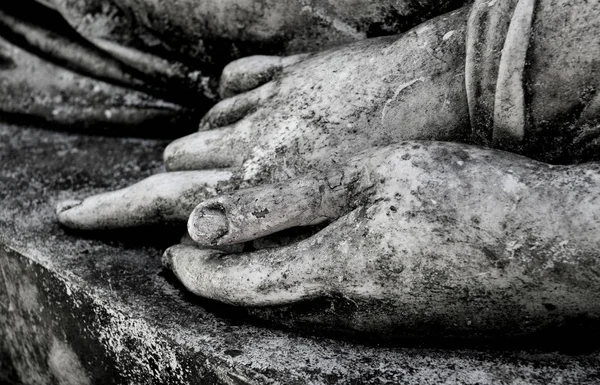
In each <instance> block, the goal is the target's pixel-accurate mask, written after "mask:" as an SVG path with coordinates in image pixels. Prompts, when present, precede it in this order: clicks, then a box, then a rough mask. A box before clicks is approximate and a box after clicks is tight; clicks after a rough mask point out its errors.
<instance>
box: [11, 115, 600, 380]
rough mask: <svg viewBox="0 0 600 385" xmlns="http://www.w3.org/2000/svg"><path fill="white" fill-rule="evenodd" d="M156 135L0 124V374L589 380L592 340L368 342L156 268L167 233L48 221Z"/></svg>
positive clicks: (139, 154) (135, 172)
mask: <svg viewBox="0 0 600 385" xmlns="http://www.w3.org/2000/svg"><path fill="white" fill-rule="evenodd" d="M164 144H165V143H164V142H160V141H149V140H141V139H117V138H102V137H86V136H76V135H68V134H62V133H55V132H50V131H43V130H33V129H23V128H16V127H0V161H1V162H2V165H3V167H2V169H1V170H0V201H1V202H2V205H1V206H0V244H1V246H0V281H1V282H0V383H1V382H2V381H9V382H14V383H16V382H21V383H25V384H50V383H56V384H94V383H98V384H136V383H137V384H155V383H156V384H196V383H197V384H263V383H272V384H279V383H281V384H320V383H325V384H348V383H355V384H359V383H360V384H383V383H394V384H396V383H403V384H438V383H452V384H455V383H456V384H499V383H506V384H515V383H526V384H552V383H561V384H564V383H572V384H583V383H589V384H593V383H600V351H598V350H596V351H593V352H587V353H580V354H575V355H573V354H571V355H570V354H566V353H560V352H555V351H543V352H540V351H527V350H513V351H506V350H504V351H496V352H494V351H490V350H469V349H453V350H443V349H434V348H427V349H426V348H421V349H419V348H393V347H376V346H366V345H360V344H352V343H349V342H343V341H336V340H332V339H327V338H323V337H316V336H306V335H298V334H295V333H289V332H285V331H281V330H274V329H270V328H266V327H261V326H257V325H256V324H252V323H250V322H248V321H247V319H246V317H245V312H244V311H243V310H242V309H232V308H229V307H223V306H219V305H218V304H214V303H209V302H206V301H201V300H191V297H190V296H189V295H187V294H186V293H184V292H183V291H181V290H180V288H179V287H178V286H177V285H175V284H174V283H173V282H172V281H171V280H169V279H168V277H166V276H165V274H164V272H163V271H162V268H161V265H160V256H161V254H162V250H163V248H164V247H166V246H168V245H169V244H170V243H173V242H175V241H176V240H177V233H174V235H173V237H166V238H167V239H165V240H164V242H162V243H161V242H154V241H153V239H154V237H153V236H152V234H153V233H152V230H151V229H147V230H141V231H139V232H136V233H135V234H134V236H133V241H128V242H125V241H123V240H122V239H123V238H122V237H121V238H119V235H122V234H116V235H115V236H116V237H117V238H116V239H117V240H110V241H109V240H107V239H108V238H106V237H102V236H98V235H89V234H74V233H71V232H68V231H65V230H64V229H63V228H61V227H60V226H59V225H58V224H57V223H56V221H55V219H54V213H53V207H54V205H55V203H56V202H57V201H58V200H61V199H66V198H72V197H76V196H81V195H82V194H88V193H93V192H95V191H101V190H105V189H114V188H118V187H122V186H125V185H127V184H129V183H131V182H133V181H136V180H138V179H140V178H142V177H144V176H147V175H150V174H152V173H154V172H156V171H159V170H160V169H161V151H162V148H163V146H164ZM82 190H84V191H83V192H82ZM131 234H133V233H129V235H131Z"/></svg>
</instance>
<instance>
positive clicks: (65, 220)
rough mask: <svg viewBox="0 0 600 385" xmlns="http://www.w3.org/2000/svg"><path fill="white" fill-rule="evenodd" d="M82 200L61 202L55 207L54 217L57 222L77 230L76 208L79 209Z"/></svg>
mask: <svg viewBox="0 0 600 385" xmlns="http://www.w3.org/2000/svg"><path fill="white" fill-rule="evenodd" d="M82 203H83V201H82V200H76V199H70V200H66V201H62V202H60V203H58V204H57V205H56V216H57V218H58V221H59V222H60V223H61V224H62V225H64V226H67V227H71V228H78V227H79V226H78V225H77V224H78V221H77V218H78V215H77V214H78V210H77V208H78V207H81V204H82Z"/></svg>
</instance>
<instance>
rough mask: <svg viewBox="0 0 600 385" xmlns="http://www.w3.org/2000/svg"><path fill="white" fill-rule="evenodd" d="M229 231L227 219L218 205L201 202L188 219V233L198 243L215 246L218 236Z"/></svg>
mask: <svg viewBox="0 0 600 385" xmlns="http://www.w3.org/2000/svg"><path fill="white" fill-rule="evenodd" d="M228 232H229V220H228V219H227V214H226V213H225V210H224V208H223V207H222V206H220V205H206V204H201V205H199V206H198V207H196V208H195V209H194V211H193V212H192V214H191V215H190V218H189V220H188V233H189V234H190V237H191V238H192V239H193V240H194V241H195V242H196V243H198V244H199V245H203V246H216V245H217V244H218V241H219V238H221V237H223V236H224V235H225V234H227V233H228Z"/></svg>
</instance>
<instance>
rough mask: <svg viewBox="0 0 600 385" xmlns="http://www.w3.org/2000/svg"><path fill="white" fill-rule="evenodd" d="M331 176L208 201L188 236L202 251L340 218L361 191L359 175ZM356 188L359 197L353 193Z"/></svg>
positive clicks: (339, 172) (336, 173)
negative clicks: (203, 247) (202, 247)
mask: <svg viewBox="0 0 600 385" xmlns="http://www.w3.org/2000/svg"><path fill="white" fill-rule="evenodd" d="M344 171H345V170H334V171H330V172H329V173H328V174H327V175H322V174H317V175H313V176H306V177H302V178H298V179H293V180H289V181H285V182H282V183H277V184H272V185H267V186H261V187H256V188H250V189H244V190H240V191H236V192H234V193H233V194H230V195H224V196H219V197H216V198H212V199H208V200H207V201H204V202H202V203H201V204H199V205H198V207H196V208H195V209H194V211H193V212H192V214H191V215H190V219H189V221H188V232H189V234H190V236H191V237H192V239H194V240H195V241H196V242H197V243H198V244H200V245H208V246H221V245H229V244H235V243H241V242H247V241H250V240H254V239H257V238H261V237H264V236H266V235H270V234H273V233H276V232H279V231H282V230H285V229H289V228H292V227H298V226H309V225H316V224H319V223H322V222H325V221H327V220H333V219H336V218H338V217H339V216H340V215H342V214H343V213H344V211H346V210H348V208H349V206H350V203H351V201H352V200H353V195H354V194H355V193H356V192H357V191H358V190H360V189H361V188H360V182H359V183H358V185H357V184H356V183H353V181H358V180H359V178H357V175H356V174H354V175H353V174H352V173H345V172H344ZM350 188H352V190H353V191H354V192H353V193H349V189H350Z"/></svg>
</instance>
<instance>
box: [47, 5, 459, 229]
mask: <svg viewBox="0 0 600 385" xmlns="http://www.w3.org/2000/svg"><path fill="white" fill-rule="evenodd" d="M466 16H467V11H466V10H461V11H457V12H454V13H451V14H448V15H447V17H445V18H438V19H435V20H432V21H430V22H426V23H424V24H423V25H422V26H419V27H418V28H416V29H414V30H412V31H411V32H409V33H407V34H405V35H402V36H400V37H398V36H394V37H387V38H380V39H369V40H366V41H362V42H358V43H355V44H352V45H348V46H344V47H340V48H337V49H334V50H330V51H326V52H323V53H319V54H314V55H311V56H308V57H307V56H306V55H300V56H293V57H287V58H280V57H265V56H259V57H250V58H246V59H241V60H239V61H237V62H234V63H232V64H230V65H229V66H228V67H227V68H226V69H225V71H224V74H223V76H222V81H221V92H222V93H223V95H225V96H231V95H233V94H235V93H238V94H237V95H234V96H232V97H230V98H229V99H225V100H223V101H222V102H220V103H218V104H217V105H215V106H214V107H213V108H212V109H211V110H210V111H209V112H208V113H207V115H206V116H205V117H204V119H203V120H202V123H201V128H202V131H200V132H198V133H195V134H192V135H189V136H186V137H183V138H180V139H178V140H176V141H174V142H172V143H171V144H170V145H169V146H168V147H167V148H166V150H165V153H164V161H165V166H166V168H167V170H168V171H169V172H167V173H165V174H159V175H156V176H153V177H151V178H150V179H147V180H145V181H142V182H140V183H139V184H136V185H134V186H131V187H130V188H126V189H124V190H119V191H115V192H110V193H106V194H101V195H97V196H93V197H90V198H88V199H85V200H83V201H76V202H66V203H65V204H63V205H61V207H60V208H59V210H58V211H59V213H58V218H59V220H60V221H61V222H62V223H63V224H65V225H67V226H69V227H73V228H79V229H107V228H118V227H130V226H137V225H142V224H150V223H161V222H164V221H170V220H175V221H186V220H187V218H188V216H189V214H190V212H191V211H192V210H193V208H194V207H195V206H196V205H197V204H199V203H201V202H202V201H203V200H204V199H206V198H207V197H209V196H212V195H214V194H216V193H218V192H219V191H227V190H228V189H231V188H233V187H238V186H242V187H248V186H256V185H261V184H265V183H274V182H278V181H282V180H286V179H289V178H292V177H296V176H300V175H303V174H305V173H307V172H311V171H319V170H324V169H327V168H328V167H330V166H331V165H333V164H336V163H339V162H343V161H344V160H345V159H346V158H347V157H348V156H350V155H352V154H354V153H356V152H359V151H362V150H365V149H367V148H370V147H372V146H377V145H382V144H389V143H395V142H398V141H400V140H405V139H436V140H454V141H456V140H460V139H461V138H463V137H464V136H465V135H466V134H465V131H468V112H467V105H466V98H465V95H464V69H463V67H464V30H465V23H466ZM449 31H451V32H452V33H450V32H449ZM424 46H426V47H427V48H426V49H425V48H423V47H424ZM432 52H434V53H435V55H438V56H440V57H445V58H446V60H445V61H440V60H433V59H432V58H431V56H430V54H431V53H432ZM244 91H245V92H244ZM416 112H417V113H416ZM398 122H401V124H399V123H398Z"/></svg>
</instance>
